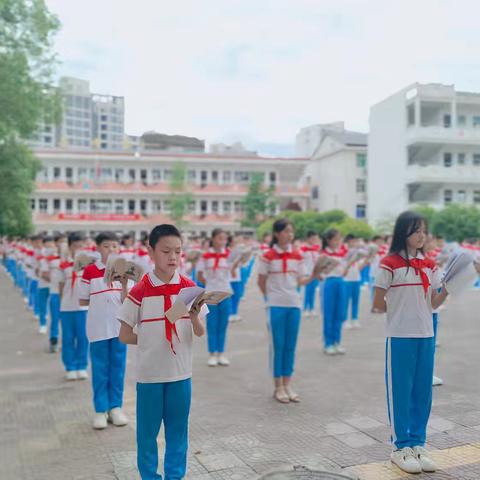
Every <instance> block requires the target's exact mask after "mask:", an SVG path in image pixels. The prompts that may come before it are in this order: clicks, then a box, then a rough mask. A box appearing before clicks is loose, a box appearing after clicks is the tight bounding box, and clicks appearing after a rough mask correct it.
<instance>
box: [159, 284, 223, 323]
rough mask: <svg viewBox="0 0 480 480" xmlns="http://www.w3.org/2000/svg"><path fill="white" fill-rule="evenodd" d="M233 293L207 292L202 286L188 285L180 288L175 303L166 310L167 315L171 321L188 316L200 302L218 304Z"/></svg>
mask: <svg viewBox="0 0 480 480" xmlns="http://www.w3.org/2000/svg"><path fill="white" fill-rule="evenodd" d="M231 295H232V294H231V293H228V292H207V291H205V289H204V288H201V287H187V288H183V289H182V290H180V292H179V294H178V295H177V298H176V299H175V303H174V304H173V305H172V306H171V307H170V308H169V309H168V310H167V311H166V312H165V316H166V317H167V319H168V320H169V321H170V322H171V323H175V322H176V321H177V320H178V319H179V318H182V317H184V316H187V315H188V313H189V311H190V310H191V309H192V308H194V307H196V306H197V305H198V304H199V303H200V302H203V303H206V304H207V305H218V304H219V303H220V302H221V301H222V300H225V298H228V297H230V296H231Z"/></svg>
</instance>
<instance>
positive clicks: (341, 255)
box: [322, 248, 348, 258]
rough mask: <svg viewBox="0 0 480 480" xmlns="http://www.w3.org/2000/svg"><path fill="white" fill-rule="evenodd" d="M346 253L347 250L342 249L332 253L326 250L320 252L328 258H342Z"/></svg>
mask: <svg viewBox="0 0 480 480" xmlns="http://www.w3.org/2000/svg"><path fill="white" fill-rule="evenodd" d="M347 251H348V250H345V249H342V248H340V249H338V250H336V251H333V250H331V249H329V250H327V249H326V248H324V249H323V250H322V253H323V254H324V255H328V256H329V257H338V258H343V257H344V256H345V255H346V254H347Z"/></svg>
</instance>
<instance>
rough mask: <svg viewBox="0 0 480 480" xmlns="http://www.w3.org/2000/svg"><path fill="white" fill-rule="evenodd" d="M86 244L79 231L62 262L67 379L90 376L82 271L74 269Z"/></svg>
mask: <svg viewBox="0 0 480 480" xmlns="http://www.w3.org/2000/svg"><path fill="white" fill-rule="evenodd" d="M84 245H85V237H84V236H83V235H82V234H81V233H78V232H74V233H70V235H69V236H68V258H67V259H65V260H64V261H62V262H61V263H60V266H59V267H60V273H59V286H58V290H59V293H60V320H61V322H62V361H63V364H64V365H65V370H66V371H67V375H66V378H67V380H77V379H78V380H85V379H86V378H88V374H87V365H88V340H87V334H86V332H85V322H86V317H87V307H82V306H80V303H79V288H78V287H79V283H80V282H79V280H80V279H79V278H78V276H79V275H80V274H79V273H77V272H75V271H74V269H73V266H74V258H75V254H76V253H77V252H78V251H79V250H82V248H83V247H84Z"/></svg>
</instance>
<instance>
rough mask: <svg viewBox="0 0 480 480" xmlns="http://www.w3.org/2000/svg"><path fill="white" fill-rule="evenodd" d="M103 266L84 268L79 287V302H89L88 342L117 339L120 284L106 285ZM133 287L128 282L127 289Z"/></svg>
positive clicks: (120, 296) (120, 304)
mask: <svg viewBox="0 0 480 480" xmlns="http://www.w3.org/2000/svg"><path fill="white" fill-rule="evenodd" d="M104 275H105V265H104V264H103V263H102V262H101V261H98V262H96V263H93V264H92V265H88V266H87V267H85V270H84V271H83V275H82V278H81V280H80V286H79V298H80V300H89V302H90V304H89V307H88V313H87V337H88V340H89V341H90V342H98V341H100V340H108V339H110V338H116V337H118V334H119V333H120V322H119V321H118V320H117V316H118V312H119V310H120V307H121V306H122V284H121V283H120V282H118V281H115V282H112V283H111V284H109V285H107V284H106V283H105V280H104V279H103V277H104ZM133 285H134V282H133V281H132V280H128V285H127V289H128V290H130V289H131V288H132V287H133Z"/></svg>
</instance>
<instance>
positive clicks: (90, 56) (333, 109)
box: [46, 0, 480, 154]
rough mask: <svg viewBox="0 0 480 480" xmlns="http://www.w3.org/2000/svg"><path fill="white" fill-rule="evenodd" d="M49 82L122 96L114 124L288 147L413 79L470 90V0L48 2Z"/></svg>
mask: <svg viewBox="0 0 480 480" xmlns="http://www.w3.org/2000/svg"><path fill="white" fill-rule="evenodd" d="M46 3H47V5H48V7H49V9H50V10H51V11H52V12H53V13H55V14H57V15H58V17H59V19H60V21H61V23H62V29H61V31H60V32H59V33H58V34H57V36H56V38H55V45H54V48H55V49H56V51H57V52H58V58H59V60H60V64H59V66H58V71H57V73H58V76H61V75H70V76H76V77H80V78H84V79H87V80H89V81H90V88H91V91H92V92H94V93H109V94H113V95H121V96H124V97H125V103H126V112H125V129H126V132H127V133H129V134H134V135H140V134H142V133H143V132H145V131H147V130H156V131H158V132H162V133H167V134H182V135H189V136H195V137H198V138H201V139H204V140H206V141H207V143H216V142H228V143H230V142H233V141H242V142H243V143H244V144H245V145H246V146H248V147H249V148H253V149H257V150H259V151H260V152H261V153H265V154H290V153H292V152H293V145H294V142H295V135H296V133H297V132H298V131H299V129H300V128H302V127H304V126H307V125H311V124H317V123H329V122H333V121H339V120H343V121H345V123H346V128H348V129H350V130H358V131H363V132H367V131H368V114H369V108H370V106H371V105H373V104H375V103H377V102H379V101H381V100H382V99H384V98H386V97H387V96H389V95H391V94H393V93H395V92H396V91H398V90H400V89H402V88H404V87H406V86H408V85H410V84H412V83H414V82H417V81H418V82H422V83H429V82H434V83H445V84H455V86H456V88H457V89H460V90H467V91H480V62H479V48H480V47H479V46H480V29H479V28H478V25H479V24H478V18H479V13H480V2H479V1H478V0H402V1H393V0H240V1H238V0H203V1H195V0H175V1H174V0H168V1H167V0H135V1H131V0H130V1H121V0H95V1H94V0H82V1H67V0H46Z"/></svg>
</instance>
